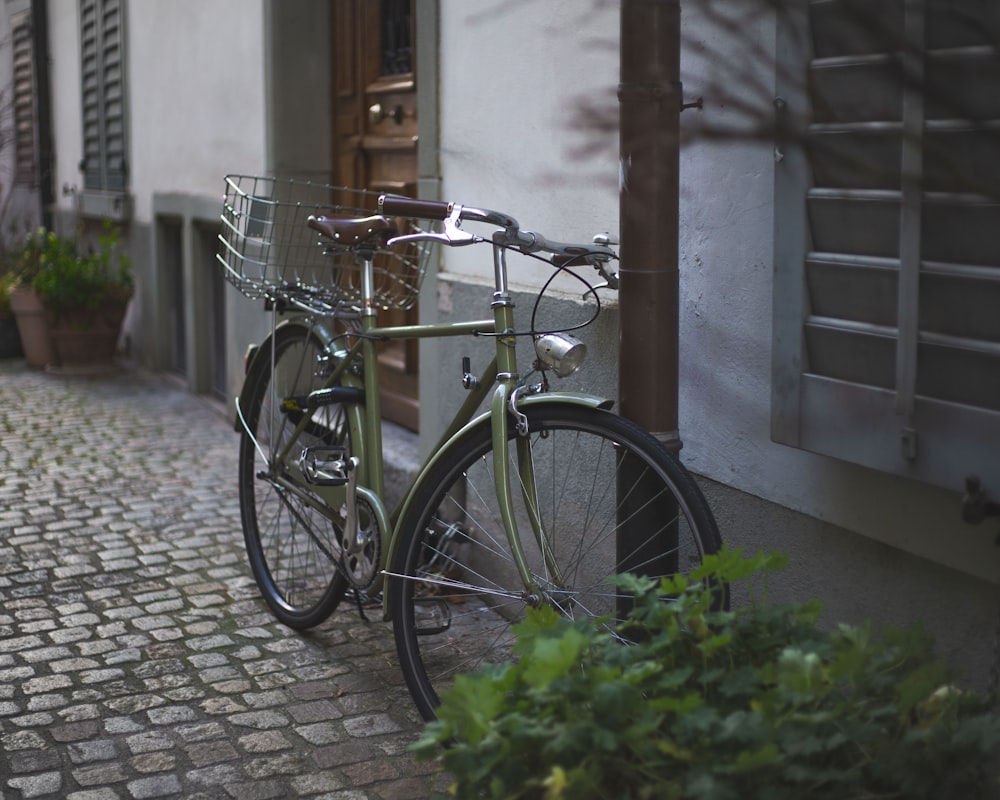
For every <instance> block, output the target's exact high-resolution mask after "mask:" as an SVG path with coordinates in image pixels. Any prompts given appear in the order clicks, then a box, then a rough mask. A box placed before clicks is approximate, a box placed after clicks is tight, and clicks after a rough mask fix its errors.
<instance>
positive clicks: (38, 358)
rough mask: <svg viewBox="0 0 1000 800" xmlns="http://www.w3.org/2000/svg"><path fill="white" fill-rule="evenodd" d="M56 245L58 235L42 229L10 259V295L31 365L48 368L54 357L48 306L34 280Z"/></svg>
mask: <svg viewBox="0 0 1000 800" xmlns="http://www.w3.org/2000/svg"><path fill="white" fill-rule="evenodd" d="M57 244H58V242H57V240H56V237H55V234H50V233H47V232H46V231H45V230H44V229H41V228H39V229H38V230H37V231H35V232H34V233H32V234H30V235H29V236H28V238H27V239H26V240H25V242H24V246H23V247H22V248H21V250H20V252H17V253H15V254H14V255H13V256H12V257H11V259H10V261H9V265H10V266H9V270H8V273H7V274H8V278H7V283H8V291H7V296H8V298H9V300H10V306H11V312H12V313H13V315H14V319H15V321H16V324H17V330H18V334H19V336H20V339H21V347H22V349H23V351H24V359H25V361H26V362H27V364H28V366H29V367H38V368H41V367H45V366H46V365H47V364H49V363H50V362H51V361H52V360H53V358H54V353H53V350H52V340H51V339H50V337H49V323H48V319H47V317H46V313H45V306H44V305H43V304H42V300H41V298H40V297H39V296H38V294H37V293H36V292H35V290H34V288H33V287H32V283H33V282H34V280H35V277H36V276H37V275H38V272H39V270H40V269H41V266H42V264H43V263H44V261H45V259H46V258H47V257H51V255H52V253H51V252H50V251H51V250H52V249H54V248H55V247H56V246H57Z"/></svg>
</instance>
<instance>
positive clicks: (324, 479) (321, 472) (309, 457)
mask: <svg viewBox="0 0 1000 800" xmlns="http://www.w3.org/2000/svg"><path fill="white" fill-rule="evenodd" d="M355 466H356V462H355V460H354V459H350V458H348V457H347V448H346V447H337V446H333V447H307V448H306V449H305V450H303V451H302V455H301V456H299V468H300V469H301V470H302V474H303V475H305V478H306V480H307V481H308V482H309V483H311V484H313V485H315V486H344V485H346V484H347V483H348V482H349V481H350V473H351V472H352V471H353V470H354V467H355Z"/></svg>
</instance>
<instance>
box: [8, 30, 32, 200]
mask: <svg viewBox="0 0 1000 800" xmlns="http://www.w3.org/2000/svg"><path fill="white" fill-rule="evenodd" d="M11 38H12V40H13V49H14V85H13V101H14V182H15V183H17V184H20V185H23V186H31V187H33V186H37V185H38V174H37V164H36V160H35V155H36V146H35V78H34V75H35V70H34V47H33V44H32V37H31V15H30V14H29V13H28V12H23V13H20V14H16V15H14V16H12V17H11Z"/></svg>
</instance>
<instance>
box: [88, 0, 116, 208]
mask: <svg viewBox="0 0 1000 800" xmlns="http://www.w3.org/2000/svg"><path fill="white" fill-rule="evenodd" d="M124 42H125V34H124V26H123V21H122V3H121V0H80V54H81V60H82V63H81V76H82V83H83V160H82V162H81V170H82V172H83V186H84V190H85V191H101V192H113V193H124V192H125V190H126V188H127V186H128V161H127V155H128V150H127V140H126V130H125V128H126V125H125V121H126V115H125V54H124Z"/></svg>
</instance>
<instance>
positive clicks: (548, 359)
mask: <svg viewBox="0 0 1000 800" xmlns="http://www.w3.org/2000/svg"><path fill="white" fill-rule="evenodd" d="M535 353H536V354H537V355H538V358H539V359H540V360H541V362H542V363H543V364H545V365H546V366H547V367H548V368H549V369H551V370H552V371H553V372H554V373H555V374H556V375H558V376H559V377H560V378H565V377H566V376H567V375H572V374H573V373H574V372H576V371H577V370H578V369H579V368H580V365H581V364H582V363H583V359H584V358H585V357H586V355H587V345H585V344H584V343H583V342H581V341H580V340H579V339H577V338H576V337H575V336H570V335H568V334H565V333H546V334H545V335H544V336H537V337H535Z"/></svg>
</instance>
